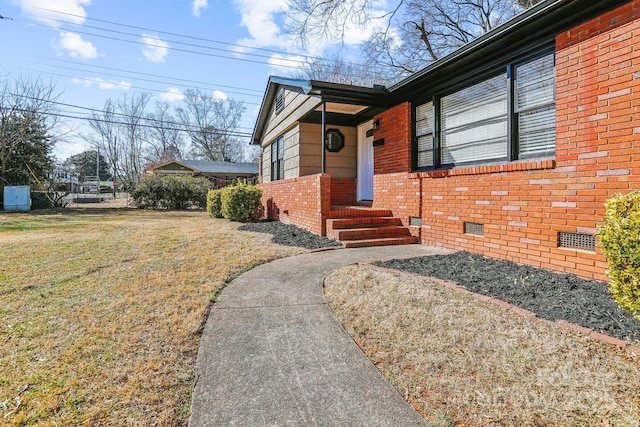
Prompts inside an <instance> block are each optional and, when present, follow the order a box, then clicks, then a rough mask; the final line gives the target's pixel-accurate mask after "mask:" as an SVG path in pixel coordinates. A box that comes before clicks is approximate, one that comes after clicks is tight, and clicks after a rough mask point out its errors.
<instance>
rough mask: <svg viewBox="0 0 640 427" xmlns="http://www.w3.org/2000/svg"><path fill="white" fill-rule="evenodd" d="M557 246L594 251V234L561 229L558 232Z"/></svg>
mask: <svg viewBox="0 0 640 427" xmlns="http://www.w3.org/2000/svg"><path fill="white" fill-rule="evenodd" d="M558 247H560V248H567V249H578V250H581V251H589V252H595V250H596V236H595V235H593V234H586V233H568V232H564V231H561V232H559V233H558Z"/></svg>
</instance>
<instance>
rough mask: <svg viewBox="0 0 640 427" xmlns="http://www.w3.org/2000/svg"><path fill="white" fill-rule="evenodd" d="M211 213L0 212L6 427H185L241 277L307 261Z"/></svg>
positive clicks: (0, 370)
mask: <svg viewBox="0 0 640 427" xmlns="http://www.w3.org/2000/svg"><path fill="white" fill-rule="evenodd" d="M239 225H240V224H238V223H230V222H228V221H223V220H212V219H211V218H209V217H208V216H207V215H206V213H203V212H157V211H127V210H124V211H122V210H111V211H105V210H88V211H85V212H84V213H82V212H74V211H64V212H61V213H49V214H13V215H3V214H0V241H1V242H2V246H1V249H0V251H1V256H0V346H1V348H2V352H1V354H0V424H9V425H25V424H26V425H32V424H41V425H69V424H76V425H78V424H83V423H85V424H86V425H96V424H97V425H124V424H127V425H186V421H187V417H188V415H189V405H190V401H191V390H192V387H193V380H194V366H195V360H196V355H197V351H198V345H199V342H200V328H201V326H202V324H203V321H204V320H205V318H206V315H207V310H208V307H209V303H210V299H211V298H212V297H213V296H214V295H215V293H216V292H217V291H218V290H220V289H221V288H222V287H223V286H224V284H225V283H226V282H227V281H228V280H229V279H230V278H232V277H233V276H234V275H237V274H238V273H240V272H242V271H243V270H245V269H247V268H250V267H251V266H253V265H256V264H258V263H262V262H265V261H268V260H272V259H274V258H278V257H282V256H286V255H291V254H295V253H301V252H303V250H302V249H299V248H290V247H283V246H279V245H275V244H273V243H271V242H270V239H271V236H270V235H268V234H257V233H248V232H241V231H238V230H237V228H238V226H239Z"/></svg>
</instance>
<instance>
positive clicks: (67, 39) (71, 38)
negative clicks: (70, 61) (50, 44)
mask: <svg viewBox="0 0 640 427" xmlns="http://www.w3.org/2000/svg"><path fill="white" fill-rule="evenodd" d="M54 47H56V48H57V49H61V50H64V51H65V52H66V53H67V54H68V55H69V56H71V57H72V58H80V59H93V58H97V57H98V50H97V49H96V48H95V47H94V46H93V44H91V42H89V41H86V40H83V39H82V36H81V35H80V34H76V33H70V32H68V31H61V32H60V38H59V40H58V41H57V42H55V43H54Z"/></svg>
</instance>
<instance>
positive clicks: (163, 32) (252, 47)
mask: <svg viewBox="0 0 640 427" xmlns="http://www.w3.org/2000/svg"><path fill="white" fill-rule="evenodd" d="M37 9H40V10H45V11H47V12H53V13H57V14H60V15H66V16H73V17H75V18H82V19H85V20H87V21H95V22H102V23H105V24H110V25H116V26H119V27H124V28H133V29H135V30H142V31H153V32H155V33H159V34H166V35H169V36H175V37H182V38H185V39H190V40H198V41H206V42H209V43H216V44H221V45H224V46H232V47H239V48H242V49H253V50H260V51H263V52H270V53H278V54H281V55H290V53H289V52H286V51H283V50H277V49H268V48H263V47H255V46H249V45H242V44H238V43H229V42H223V41H220V40H214V39H208V38H204V37H196V36H189V35H185V34H180V33H173V32H169V31H163V30H158V29H153V28H146V27H140V26H137V25H129V24H122V23H120V22H114V21H108V20H106V19H98V18H90V17H88V16H82V15H76V14H73V13H68V12H61V11H58V10H53V9H46V8H41V7H39V8H37ZM41 18H42V17H41ZM45 19H48V20H51V21H55V22H65V23H71V24H74V25H81V26H83V25H84V24H75V23H73V22H69V21H63V20H57V19H53V18H45ZM232 52H233V51H232ZM234 53H235V52H234ZM296 56H300V57H302V58H306V59H310V60H326V59H325V58H322V57H319V56H312V55H305V54H296ZM332 61H333V60H332ZM335 62H340V61H338V60H335ZM360 65H363V64H360Z"/></svg>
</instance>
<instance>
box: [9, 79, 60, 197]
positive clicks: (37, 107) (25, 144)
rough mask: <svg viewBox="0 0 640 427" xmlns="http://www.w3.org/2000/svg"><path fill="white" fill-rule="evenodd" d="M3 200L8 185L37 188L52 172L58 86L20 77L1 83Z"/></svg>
mask: <svg viewBox="0 0 640 427" xmlns="http://www.w3.org/2000/svg"><path fill="white" fill-rule="evenodd" d="M0 84H1V86H0V200H2V197H3V194H4V186H5V185H27V184H30V185H35V186H36V188H39V187H40V186H41V185H40V183H41V182H42V181H43V180H44V179H45V178H46V176H47V175H48V174H49V173H50V172H51V168H52V165H53V157H52V155H51V150H52V148H53V145H54V142H55V141H54V139H53V138H52V137H51V135H50V134H51V130H52V129H53V128H54V127H55V125H56V123H57V115H56V114H55V113H56V111H55V108H54V105H55V104H54V101H55V100H56V99H57V96H58V95H57V93H56V90H55V85H54V84H53V83H51V82H49V83H47V82H43V81H42V80H27V79H24V78H19V79H17V80H15V81H13V82H10V81H8V80H5V81H4V82H2V83H0Z"/></svg>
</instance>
